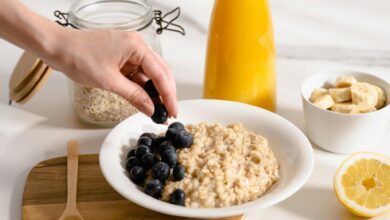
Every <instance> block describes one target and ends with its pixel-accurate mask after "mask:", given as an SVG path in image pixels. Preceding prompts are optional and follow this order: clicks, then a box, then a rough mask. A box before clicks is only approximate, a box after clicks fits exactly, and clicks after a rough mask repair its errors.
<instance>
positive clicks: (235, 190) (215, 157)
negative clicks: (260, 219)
mask: <svg viewBox="0 0 390 220" xmlns="http://www.w3.org/2000/svg"><path fill="white" fill-rule="evenodd" d="M187 130H188V131H189V132H190V133H191V134H192V135H193V141H194V143H193V145H192V146H191V147H190V148H184V149H180V150H179V151H178V153H177V155H178V161H179V163H180V164H182V165H183V166H184V167H185V177H184V179H183V180H181V181H178V182H175V181H167V182H166V186H165V187H164V190H163V194H162V196H163V197H162V199H163V200H165V201H168V200H169V196H170V195H171V193H172V192H173V191H174V190H175V189H177V188H180V189H182V190H183V191H184V192H185V194H186V199H185V206H186V207H193V208H213V207H228V206H233V205H239V204H243V203H246V202H249V201H252V200H255V199H257V198H259V197H261V196H262V195H263V194H264V193H265V192H266V191H267V189H269V188H270V187H271V186H272V184H273V183H274V182H276V181H277V180H278V179H279V171H278V162H277V160H276V158H275V156H274V154H273V152H272V151H271V149H270V148H269V147H268V141H267V139H265V138H264V137H262V136H260V135H257V134H255V133H253V132H251V131H248V130H246V129H245V128H244V127H243V125H242V124H231V125H228V126H222V125H219V124H208V123H206V122H203V123H200V124H197V125H188V126H187Z"/></svg>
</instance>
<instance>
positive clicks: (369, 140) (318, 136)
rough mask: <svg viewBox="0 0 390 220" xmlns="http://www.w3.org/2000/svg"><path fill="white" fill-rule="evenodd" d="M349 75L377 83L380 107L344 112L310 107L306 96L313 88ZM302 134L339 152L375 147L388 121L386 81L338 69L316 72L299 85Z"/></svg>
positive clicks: (388, 89)
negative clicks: (381, 98)
mask: <svg viewBox="0 0 390 220" xmlns="http://www.w3.org/2000/svg"><path fill="white" fill-rule="evenodd" d="M342 75H352V76H354V77H355V78H356V79H357V80H358V81H361V82H367V83H371V84H374V85H377V86H379V87H381V88H382V89H384V90H385V92H386V95H387V104H386V106H385V107H384V108H382V109H380V110H378V111H375V112H370V113H364V114H345V113H337V112H332V111H327V110H323V109H320V108H318V107H316V106H314V105H313V104H312V103H311V102H310V101H309V98H310V95H311V93H312V91H313V90H314V89H315V88H321V87H328V86H329V85H333V84H334V82H335V80H336V78H337V77H338V76H342ZM301 96H302V102H303V111H304V118H305V125H306V134H307V135H308V137H309V139H310V140H311V141H312V142H313V143H314V144H316V145H318V146H319V147H321V148H323V149H325V150H328V151H331V152H334V153H341V154H349V153H352V152H356V151H362V150H373V149H375V148H376V147H379V146H378V144H379V143H380V142H381V140H382V139H383V137H384V135H385V132H386V130H387V127H388V125H389V122H390V105H389V98H390V84H389V83H388V82H386V81H385V80H383V79H380V78H378V77H376V76H373V75H371V74H368V73H362V72H356V71H341V72H335V73H322V74H316V75H313V76H311V77H309V78H308V79H306V80H305V81H304V82H303V84H302V87H301Z"/></svg>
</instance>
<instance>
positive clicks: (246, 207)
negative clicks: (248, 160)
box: [99, 99, 315, 218]
mask: <svg viewBox="0 0 390 220" xmlns="http://www.w3.org/2000/svg"><path fill="white" fill-rule="evenodd" d="M210 101H213V102H219V103H226V104H233V105H240V106H242V107H245V108H252V109H256V110H257V111H263V112H266V114H272V115H273V116H274V117H276V118H278V120H281V121H283V122H284V123H285V124H286V126H288V127H289V128H291V129H294V130H295V133H296V134H297V135H299V137H297V138H298V139H299V140H300V141H301V142H302V147H299V148H298V149H299V152H300V155H301V154H302V157H303V159H302V160H304V161H305V162H304V165H305V166H304V169H302V171H301V172H300V173H298V175H297V177H296V178H295V179H294V181H293V182H291V183H290V184H289V185H288V186H289V191H286V192H283V193H280V194H277V195H276V196H275V198H274V199H273V200H272V201H271V202H269V204H267V205H268V206H264V205H260V204H256V203H254V202H255V201H256V200H258V199H260V198H258V199H256V200H253V201H251V202H247V203H244V204H241V205H237V206H231V207H224V208H188V207H181V206H177V205H172V204H169V203H166V202H164V201H160V200H155V199H153V198H151V197H150V198H151V199H153V201H155V202H150V201H152V200H150V201H149V203H148V201H134V200H130V199H129V198H128V197H126V196H125V195H123V194H122V193H121V191H122V190H120V189H117V188H116V185H114V184H111V183H110V180H108V178H107V173H108V172H110V170H109V169H106V168H105V166H104V164H103V160H104V158H103V157H104V155H103V154H102V150H103V146H104V145H105V142H106V140H107V139H108V137H109V136H110V135H111V134H112V132H113V131H114V129H115V128H117V127H120V126H121V125H123V124H124V123H125V121H126V120H129V118H130V117H129V118H128V119H126V120H125V121H123V122H121V123H120V124H119V125H117V126H116V127H115V128H114V129H112V130H111V131H110V133H109V134H108V135H107V136H106V138H105V140H104V142H103V144H102V147H101V149H100V153H99V164H100V167H101V170H102V173H103V175H104V177H105V178H106V180H107V182H108V183H109V184H110V185H111V186H112V187H113V188H114V189H115V191H117V192H118V193H119V194H121V195H122V196H123V197H124V198H126V199H128V200H130V201H131V202H133V203H136V204H138V205H140V206H142V207H145V208H147V209H150V210H154V211H157V212H160V213H164V214H168V215H174V216H182V217H195V218H219V217H227V216H235V215H240V214H243V213H248V212H251V211H254V210H256V209H264V208H267V207H269V206H272V205H274V204H276V203H279V202H281V201H283V200H285V199H287V198H288V197H290V196H291V195H293V194H294V193H295V192H297V191H298V190H299V189H300V188H302V186H303V185H304V184H305V183H306V182H307V181H308V179H309V178H310V176H311V173H312V171H313V168H314V162H315V157H314V151H313V148H312V145H311V143H310V141H309V140H308V138H307V137H306V135H305V134H304V133H303V132H302V131H301V130H300V129H299V128H298V127H296V126H295V125H294V124H293V123H292V122H290V121H288V120H287V119H285V118H283V117H282V116H280V115H278V114H276V113H273V112H270V111H268V110H265V109H262V108H259V107H256V106H252V105H248V104H244V103H238V102H233V101H223V100H212V99H192V100H184V101H180V104H185V103H188V102H189V103H192V102H210ZM138 114H142V113H138ZM107 168H108V167H107ZM145 196H147V195H146V194H145ZM158 205H160V206H161V207H159V206H158Z"/></svg>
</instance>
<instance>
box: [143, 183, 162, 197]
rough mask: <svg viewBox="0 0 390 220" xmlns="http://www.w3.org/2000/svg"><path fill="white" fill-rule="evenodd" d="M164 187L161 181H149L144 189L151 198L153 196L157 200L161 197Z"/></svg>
mask: <svg viewBox="0 0 390 220" xmlns="http://www.w3.org/2000/svg"><path fill="white" fill-rule="evenodd" d="M162 189H163V185H162V183H161V181H160V180H158V179H153V180H149V181H148V182H147V183H146V184H145V187H144V192H145V193H146V194H148V195H149V196H152V197H154V198H156V199H158V198H160V197H161V193H162Z"/></svg>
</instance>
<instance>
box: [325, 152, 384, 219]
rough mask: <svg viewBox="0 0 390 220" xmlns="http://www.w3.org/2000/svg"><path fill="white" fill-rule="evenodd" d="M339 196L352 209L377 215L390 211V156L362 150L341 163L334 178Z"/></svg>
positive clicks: (358, 212)
mask: <svg viewBox="0 0 390 220" xmlns="http://www.w3.org/2000/svg"><path fill="white" fill-rule="evenodd" d="M333 187H334V190H335V192H336V195H337V198H338V199H339V200H340V202H341V204H343V205H344V206H345V207H346V208H347V209H348V210H349V211H351V212H352V213H354V214H356V215H358V216H363V217H373V216H378V215H381V214H384V213H386V212H389V211H390V157H388V156H385V155H382V154H378V153H372V152H358V153H354V154H352V155H350V156H349V157H348V158H347V159H345V161H344V162H343V163H342V164H341V165H340V167H339V168H338V169H337V171H336V175H335V176H334V179H333Z"/></svg>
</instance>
